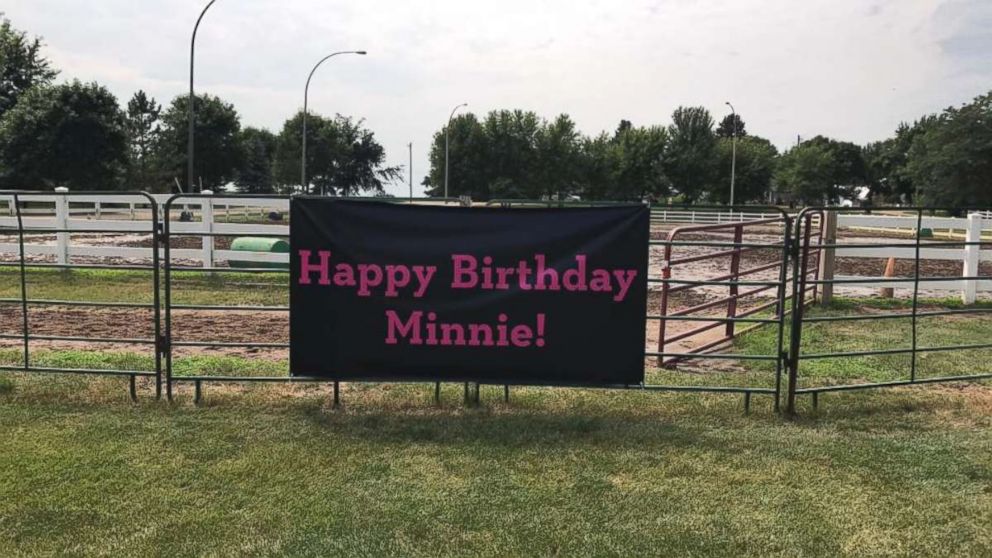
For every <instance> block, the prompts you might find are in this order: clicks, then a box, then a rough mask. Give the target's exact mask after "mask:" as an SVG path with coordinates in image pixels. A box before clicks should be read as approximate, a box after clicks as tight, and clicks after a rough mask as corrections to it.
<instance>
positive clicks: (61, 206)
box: [55, 186, 69, 264]
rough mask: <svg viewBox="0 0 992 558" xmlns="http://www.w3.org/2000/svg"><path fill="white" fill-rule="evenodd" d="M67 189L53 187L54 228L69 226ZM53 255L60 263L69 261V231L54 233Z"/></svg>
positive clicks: (61, 228)
mask: <svg viewBox="0 0 992 558" xmlns="http://www.w3.org/2000/svg"><path fill="white" fill-rule="evenodd" d="M68 193H69V189H68V188H65V187H62V186H60V187H58V188H56V189H55V228H56V229H60V230H63V231H64V230H66V229H68V228H69V196H67V195H66V194H68ZM55 256H56V261H57V262H58V263H60V264H67V263H69V233H67V232H59V233H55Z"/></svg>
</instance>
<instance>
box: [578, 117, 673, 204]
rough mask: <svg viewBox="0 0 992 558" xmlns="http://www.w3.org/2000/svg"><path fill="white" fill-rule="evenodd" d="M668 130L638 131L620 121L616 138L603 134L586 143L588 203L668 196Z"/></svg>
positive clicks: (656, 127) (585, 163) (585, 187)
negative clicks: (666, 173)
mask: <svg viewBox="0 0 992 558" xmlns="http://www.w3.org/2000/svg"><path fill="white" fill-rule="evenodd" d="M667 141H668V131H667V130H666V129H665V128H663V127H660V126H653V127H650V128H635V127H634V126H633V124H631V123H630V122H629V121H627V120H623V121H621V122H620V125H619V126H618V127H617V130H616V132H614V134H613V136H609V135H607V134H605V133H604V134H600V135H599V136H598V137H596V138H593V139H586V140H585V141H584V142H583V164H582V167H581V168H582V171H583V176H584V178H585V186H584V188H583V190H582V192H581V193H582V197H583V198H584V199H588V200H643V199H645V198H648V197H651V198H659V197H663V196H665V195H667V194H668V192H669V184H668V178H667V176H665V172H664V153H665V145H666V143H667Z"/></svg>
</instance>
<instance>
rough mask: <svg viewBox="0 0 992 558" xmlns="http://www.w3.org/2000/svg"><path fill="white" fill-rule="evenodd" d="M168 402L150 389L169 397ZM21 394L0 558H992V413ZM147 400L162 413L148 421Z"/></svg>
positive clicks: (424, 391) (572, 395)
mask: <svg viewBox="0 0 992 558" xmlns="http://www.w3.org/2000/svg"><path fill="white" fill-rule="evenodd" d="M147 390H148V386H143V390H142V391H143V393H144V394H146V395H147V393H148V391H147ZM460 394H461V391H460V388H459V387H458V386H447V387H446V389H445V393H444V403H443V405H442V407H440V408H436V407H434V406H433V405H432V403H431V398H432V395H433V394H432V390H431V389H430V387H429V386H412V385H407V386H396V385H389V386H364V385H346V386H345V390H344V393H343V396H344V407H343V408H342V409H340V410H332V409H329V408H328V406H327V401H328V392H327V390H326V388H314V387H306V386H264V387H250V388H234V387H231V388H213V389H212V390H211V391H210V392H209V397H208V398H207V400H206V401H207V402H206V404H205V405H203V406H201V407H194V406H192V405H190V404H189V400H190V393H189V389H188V388H184V389H183V390H182V391H181V392H180V396H179V399H178V401H177V402H176V403H175V404H173V405H168V404H165V403H154V402H151V401H145V402H143V403H140V404H138V405H132V404H129V403H127V401H126V390H125V389H124V384H123V380H119V379H85V378H78V377H51V378H50V377H43V378H39V377H36V376H35V377H23V376H13V377H12V378H10V377H9V379H7V380H4V381H2V384H0V423H2V424H3V425H4V428H3V434H0V440H2V443H0V553H2V554H3V555H5V556H9V555H15V554H79V555H90V554H114V555H146V554H156V555H170V556H171V555H177V554H197V555H201V554H219V555H242V554H253V555H273V554H292V555H313V556H327V555H362V556H372V555H386V554H391V555H402V556H419V555H429V556H436V555H448V554H455V555H500V556H505V555H676V554H678V555H685V554H688V555H693V554H695V555H699V554H715V555H728V556H730V555H733V556H742V555H746V556H766V555H769V554H778V555H790V556H794V555H837V554H847V555H865V554H874V555H893V554H897V555H934V554H941V555H961V556H964V555H970V556H979V555H988V554H989V552H992V452H990V448H992V390H989V389H987V388H979V387H971V388H943V387H942V388H935V389H912V390H908V389H903V390H898V391H888V392H882V393H870V394H869V393H854V394H842V395H835V396H832V398H831V400H830V404H829V405H823V406H822V408H821V410H820V412H819V413H818V414H816V415H808V416H807V417H806V418H803V419H800V420H798V421H785V420H782V419H781V418H779V417H777V416H775V415H774V414H773V413H772V412H771V411H770V408H769V406H768V405H767V402H766V403H765V404H760V405H757V406H756V408H755V410H754V412H753V413H752V415H750V416H745V415H744V414H743V413H742V411H741V408H740V403H739V401H738V400H737V399H736V398H733V397H725V396H713V395H702V396H700V395H690V394H653V393H643V392H601V391H593V390H557V389H515V390H514V391H513V396H512V399H511V402H510V403H509V404H508V405H507V404H504V403H502V402H501V401H500V391H499V390H496V389H493V388H486V389H484V392H483V405H482V406H481V407H480V408H477V409H476V408H465V407H463V406H462V405H461V404H460ZM146 399H147V397H146Z"/></svg>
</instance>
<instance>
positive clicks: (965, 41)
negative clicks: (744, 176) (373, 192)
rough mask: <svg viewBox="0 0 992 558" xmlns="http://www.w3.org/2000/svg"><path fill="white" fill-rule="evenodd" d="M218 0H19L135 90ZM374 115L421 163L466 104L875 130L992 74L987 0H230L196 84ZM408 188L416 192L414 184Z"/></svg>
mask: <svg viewBox="0 0 992 558" xmlns="http://www.w3.org/2000/svg"><path fill="white" fill-rule="evenodd" d="M205 4H206V0H90V1H86V2H82V1H79V0H5V2H4V3H3V7H2V8H0V10H2V11H3V12H5V13H6V16H7V17H8V18H10V19H11V20H12V22H13V24H14V26H15V27H18V28H20V29H24V30H27V31H29V32H30V33H33V34H37V35H41V36H42V37H43V38H44V40H45V42H46V43H47V48H46V54H47V56H48V57H49V58H50V59H51V60H52V61H53V62H54V63H55V64H56V65H57V66H58V67H59V68H60V69H61V70H62V74H61V76H60V79H71V78H78V79H81V80H84V81H98V82H100V83H102V84H104V85H106V86H108V87H109V88H110V89H111V90H112V91H113V92H114V93H115V94H116V95H117V96H118V98H119V99H120V101H121V102H122V104H123V103H125V102H126V101H127V98H129V97H130V96H131V94H132V93H133V92H134V91H135V90H137V89H144V90H145V91H147V92H149V93H150V94H152V95H153V96H154V97H156V98H157V99H158V100H159V101H160V102H163V103H167V102H168V101H169V100H171V99H172V98H173V97H175V96H176V95H179V94H182V93H183V92H184V91H185V90H186V88H187V79H188V64H189V35H190V32H191V30H192V27H193V23H194V22H195V20H196V16H197V15H198V13H199V11H200V9H201V8H202V7H203V6H204V5H205ZM352 49H356V50H357V49H365V50H368V51H369V56H366V57H358V56H351V57H338V58H335V59H333V60H332V61H331V62H329V63H328V64H326V65H325V66H324V67H322V68H321V69H320V71H319V72H318V74H317V76H316V77H315V78H314V82H313V83H312V85H311V98H310V106H311V109H312V110H314V111H316V112H320V113H323V114H333V113H335V112H338V113H341V114H346V115H351V116H355V117H359V118H364V119H365V120H366V122H367V124H368V126H369V127H371V128H372V129H373V130H374V131H375V133H376V136H377V138H378V139H379V141H380V142H381V143H382V144H383V145H384V146H385V148H386V151H387V154H388V159H389V162H390V164H399V165H404V166H405V165H406V163H407V148H406V146H407V144H408V143H409V142H413V144H414V163H413V166H414V182H415V183H419V182H420V180H421V179H422V177H423V175H424V173H425V171H426V168H427V148H428V145H429V143H430V140H431V135H432V134H433V133H434V131H436V130H437V129H438V128H440V127H441V126H442V125H443V124H444V121H445V120H446V119H447V116H448V113H449V112H450V110H451V108H452V107H454V106H455V105H457V104H459V103H462V102H468V103H469V110H471V111H472V112H475V113H477V114H482V113H485V112H487V111H489V110H493V109H498V108H521V109H529V110H534V111H536V112H537V113H538V114H540V115H542V116H545V117H548V118H550V117H553V116H554V115H556V114H558V113H562V112H566V113H568V114H570V115H571V116H572V117H573V119H574V120H575V121H576V122H577V123H578V126H579V128H580V129H581V130H582V131H584V132H586V133H590V134H592V133H598V132H599V131H601V130H612V129H614V128H615V127H616V124H617V123H618V121H619V120H620V119H622V118H626V119H628V120H631V121H633V122H634V123H635V124H637V125H644V124H665V123H668V121H669V116H670V114H671V112H672V110H673V109H674V108H675V107H676V106H678V105H680V104H686V105H703V106H705V107H707V108H709V109H710V111H711V112H713V113H714V116H715V117H716V118H720V117H722V116H723V115H724V114H725V113H726V111H727V109H726V107H725V106H724V101H727V100H729V101H731V102H733V104H734V105H735V106H736V108H737V110H738V112H739V113H740V114H741V115H742V117H743V118H744V120H745V121H746V122H747V127H748V130H749V131H750V132H751V133H753V134H758V135H762V136H765V137H767V138H769V139H771V140H772V141H773V142H774V143H775V144H777V145H778V146H779V148H785V147H788V146H789V145H791V144H793V143H794V142H795V140H796V137H797V135H801V136H803V137H810V136H812V135H815V134H818V133H820V134H826V135H828V136H832V137H836V138H838V139H845V140H850V141H855V142H858V143H864V142H868V141H872V140H878V139H883V138H884V137H886V136H888V135H889V134H890V133H891V132H892V130H893V129H894V128H895V127H896V125H897V124H898V123H899V122H900V121H912V120H914V119H916V118H918V117H919V116H920V115H922V114H924V113H928V112H935V111H938V110H940V109H941V108H943V107H946V106H948V105H956V104H960V103H962V102H965V101H967V100H970V99H971V98H972V97H974V96H976V95H979V94H982V93H984V92H987V91H988V90H989V89H992V64H990V60H992V56H990V54H989V53H992V1H990V0H802V1H796V0H502V1H500V2H487V3H481V2H475V1H470V0H435V1H432V2H427V1H411V0H362V1H357V0H353V1H344V0H218V1H217V3H216V4H215V5H214V6H213V7H212V8H211V9H210V11H209V12H208V13H207V16H206V17H205V19H204V22H203V24H202V26H201V28H200V34H199V37H198V39H197V64H196V71H197V91H199V92H209V93H212V94H215V95H218V96H221V97H223V98H225V99H227V100H229V101H231V102H233V103H234V104H235V106H236V107H237V109H238V110H239V111H240V113H241V115H242V124H243V125H254V126H264V127H268V128H270V129H272V130H273V131H278V130H279V129H280V128H281V126H282V123H283V121H284V120H285V119H286V118H287V117H289V116H290V115H291V114H293V113H294V112H295V111H296V110H298V109H299V108H300V107H302V104H303V99H302V97H303V86H304V83H305V81H306V76H307V73H308V72H309V70H310V68H311V67H312V66H313V64H314V63H315V62H316V61H317V60H319V59H320V58H321V57H323V56H324V55H325V54H327V53H330V52H333V51H337V50H352ZM391 191H393V192H395V193H402V192H405V191H406V186H405V185H395V186H393V187H391Z"/></svg>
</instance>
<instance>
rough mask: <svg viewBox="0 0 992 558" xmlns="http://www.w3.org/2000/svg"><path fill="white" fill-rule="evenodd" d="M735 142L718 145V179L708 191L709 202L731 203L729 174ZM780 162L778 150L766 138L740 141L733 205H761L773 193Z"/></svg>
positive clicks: (742, 138) (728, 140)
mask: <svg viewBox="0 0 992 558" xmlns="http://www.w3.org/2000/svg"><path fill="white" fill-rule="evenodd" d="M733 141H734V140H733V139H732V138H720V139H719V140H718V141H717V146H716V157H717V176H716V179H715V180H714V182H713V187H712V188H711V189H710V191H709V198H710V199H711V200H712V201H714V202H717V203H728V202H729V201H730V174H731V170H732V160H733V156H734V155H733V151H734V149H733V145H732V142H733ZM777 158H778V149H776V148H775V146H774V145H772V143H771V142H770V141H768V140H766V139H765V138H760V137H758V136H745V137H739V138H737V165H736V173H735V178H734V202H735V203H749V202H762V201H764V200H765V197H766V195H767V194H768V193H769V192H770V191H771V186H772V176H773V175H774V173H775V165H776V162H777Z"/></svg>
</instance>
